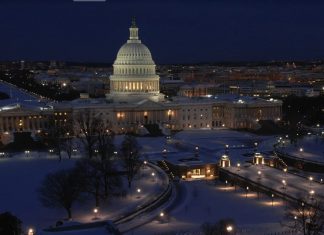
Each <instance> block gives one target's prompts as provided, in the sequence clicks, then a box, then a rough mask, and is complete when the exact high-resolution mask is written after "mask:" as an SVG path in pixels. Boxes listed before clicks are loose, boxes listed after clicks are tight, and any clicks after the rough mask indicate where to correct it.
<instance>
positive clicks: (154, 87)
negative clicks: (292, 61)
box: [0, 20, 282, 140]
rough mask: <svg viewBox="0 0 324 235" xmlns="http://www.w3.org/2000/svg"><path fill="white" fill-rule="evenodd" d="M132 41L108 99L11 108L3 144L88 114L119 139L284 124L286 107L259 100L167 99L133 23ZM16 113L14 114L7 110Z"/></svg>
mask: <svg viewBox="0 0 324 235" xmlns="http://www.w3.org/2000/svg"><path fill="white" fill-rule="evenodd" d="M129 31H130V32H129V33H130V35H129V39H128V40H127V42H126V43H125V44H124V45H122V47H121V48H120V49H119V51H118V53H117V58H116V60H115V61H114V64H113V75H111V76H110V79H109V80H110V93H109V94H106V99H90V98H88V97H86V98H80V99H77V100H74V101H69V102H60V103H46V104H40V103H37V104H35V105H34V106H33V105H28V106H26V105H24V104H23V103H15V104H10V106H6V107H2V108H0V131H1V139H2V140H4V138H5V136H6V135H7V136H8V135H11V134H12V133H14V132H16V131H31V132H32V133H36V132H40V131H42V130H46V128H47V127H48V121H49V119H50V118H53V117H54V118H55V120H56V121H57V122H66V121H67V120H68V119H69V118H71V119H73V118H74V117H75V115H77V114H78V113H80V112H85V111H86V110H87V111H89V112H91V113H92V115H93V116H96V117H98V118H101V119H102V120H104V121H105V123H107V124H108V123H109V125H110V126H111V128H112V130H113V131H115V132H116V133H125V132H128V131H132V132H137V133H139V132H140V131H141V130H142V129H143V128H145V125H148V124H156V125H158V126H159V128H160V129H161V130H162V131H163V132H164V133H167V132H168V131H170V130H185V129H202V128H205V129H214V128H224V127H225V128H234V129H238V128H257V127H258V125H259V124H258V121H259V120H274V121H277V120H280V118H281V115H282V110H281V106H282V102H281V101H279V100H274V99H270V100H264V99H260V98H255V97H242V96H237V95H236V96H233V95H222V96H218V97H204V98H188V97H183V96H177V97H173V98H172V100H168V99H165V98H164V95H163V94H161V93H160V88H159V79H160V78H159V76H158V75H157V74H156V65H155V63H154V61H153V59H152V55H151V52H150V50H149V49H148V48H147V47H146V46H145V45H144V44H143V43H142V42H141V40H140V37H139V30H138V27H137V26H136V23H135V21H134V20H133V22H132V24H131V27H130V28H129ZM8 107H11V108H8Z"/></svg>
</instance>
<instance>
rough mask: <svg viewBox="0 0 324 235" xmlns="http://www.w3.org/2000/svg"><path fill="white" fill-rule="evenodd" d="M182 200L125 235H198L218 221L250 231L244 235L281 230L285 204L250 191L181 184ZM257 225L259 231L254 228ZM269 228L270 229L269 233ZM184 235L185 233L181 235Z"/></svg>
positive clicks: (200, 184) (191, 182) (211, 184)
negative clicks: (175, 234) (189, 234)
mask: <svg viewBox="0 0 324 235" xmlns="http://www.w3.org/2000/svg"><path fill="white" fill-rule="evenodd" d="M180 185H181V186H180V188H181V193H182V194H183V195H184V196H183V200H181V201H180V203H179V204H178V205H177V206H176V207H175V208H174V209H173V210H172V211H170V212H165V215H164V217H165V218H166V219H161V218H160V217H158V218H157V219H156V220H154V221H152V222H150V223H148V224H146V225H144V226H142V227H139V228H137V229H134V230H132V231H130V232H128V233H127V234H129V235H133V234H137V235H149V234H150V235H151V234H163V233H167V232H171V231H177V232H180V231H182V232H198V231H199V228H200V226H201V224H202V223H205V222H211V223H215V222H217V221H218V220H220V219H224V218H231V219H234V221H235V222H236V224H237V225H238V227H239V228H242V229H245V230H247V231H249V232H248V233H247V234H264V233H265V232H276V231H283V230H285V228H282V227H281V225H280V222H282V221H283V218H284V204H283V202H282V200H280V199H275V200H274V206H272V203H271V199H270V198H269V197H267V196H264V195H261V196H260V199H257V195H256V193H252V192H250V193H249V194H248V197H247V198H246V197H245V196H246V195H245V192H243V191H242V190H240V189H237V190H236V191H235V190H234V187H228V186H225V185H224V184H221V183H217V184H216V185H215V184H214V183H213V182H211V181H210V182H204V181H188V182H181V183H180ZM256 224H258V226H257V227H258V229H256ZM269 225H270V226H271V230H269ZM183 234H184V233H183Z"/></svg>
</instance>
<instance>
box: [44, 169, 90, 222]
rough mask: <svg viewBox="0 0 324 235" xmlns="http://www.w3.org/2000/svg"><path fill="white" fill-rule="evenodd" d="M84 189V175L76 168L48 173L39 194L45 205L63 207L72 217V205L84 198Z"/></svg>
mask: <svg viewBox="0 0 324 235" xmlns="http://www.w3.org/2000/svg"><path fill="white" fill-rule="evenodd" d="M83 191H84V183H83V179H82V175H81V174H80V172H79V171H77V170H75V169H69V170H60V171H58V172H55V173H52V174H48V175H47V176H46V177H45V179H44V180H43V182H42V184H41V186H40V188H39V189H38V195H39V199H40V201H41V203H42V204H43V205H44V206H45V207H50V208H63V209H65V210H66V212H67V215H68V219H71V218H72V206H73V204H74V203H75V202H77V201H80V200H81V199H82V192H83Z"/></svg>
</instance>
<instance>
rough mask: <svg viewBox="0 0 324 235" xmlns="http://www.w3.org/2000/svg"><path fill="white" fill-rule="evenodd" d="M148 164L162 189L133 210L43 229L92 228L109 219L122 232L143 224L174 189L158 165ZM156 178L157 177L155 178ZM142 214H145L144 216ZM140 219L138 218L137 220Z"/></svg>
mask: <svg viewBox="0 0 324 235" xmlns="http://www.w3.org/2000/svg"><path fill="white" fill-rule="evenodd" d="M148 166H149V167H151V168H153V169H154V170H156V172H157V175H158V176H157V177H159V179H160V180H161V182H162V186H163V190H162V192H161V193H160V194H159V195H158V196H156V197H153V198H149V199H148V200H145V201H144V203H143V204H142V205H139V206H137V207H136V208H135V209H134V210H132V211H129V212H128V213H126V214H123V215H121V216H119V217H116V218H114V219H112V220H103V221H97V222H91V223H83V224H77V225H71V226H64V227H55V228H49V229H45V230H44V231H46V232H61V231H72V230H75V231H77V230H81V229H92V228H98V227H104V226H107V225H108V226H109V225H111V221H112V222H113V223H114V224H115V225H117V227H120V228H122V230H123V231H122V232H124V231H126V230H131V229H133V228H134V227H138V226H140V225H142V224H145V223H147V222H149V221H151V220H152V216H153V218H155V217H156V216H157V215H158V213H159V211H160V210H159V211H157V209H158V208H159V207H161V206H162V205H164V204H169V203H170V201H168V199H169V198H170V197H171V196H173V197H174V193H175V192H174V190H173V187H172V183H171V182H170V180H169V177H168V175H167V174H166V173H165V172H164V171H163V170H162V169H160V168H159V167H157V166H155V165H153V164H151V163H148ZM155 180H157V179H155ZM144 214H147V215H146V216H144ZM138 219H140V220H138ZM136 220H137V221H136Z"/></svg>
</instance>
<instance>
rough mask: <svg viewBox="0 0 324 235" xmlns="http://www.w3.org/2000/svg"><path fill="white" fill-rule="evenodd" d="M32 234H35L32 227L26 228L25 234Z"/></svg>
mask: <svg viewBox="0 0 324 235" xmlns="http://www.w3.org/2000/svg"><path fill="white" fill-rule="evenodd" d="M34 234H35V231H34V229H32V228H30V229H28V233H27V235H34Z"/></svg>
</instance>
